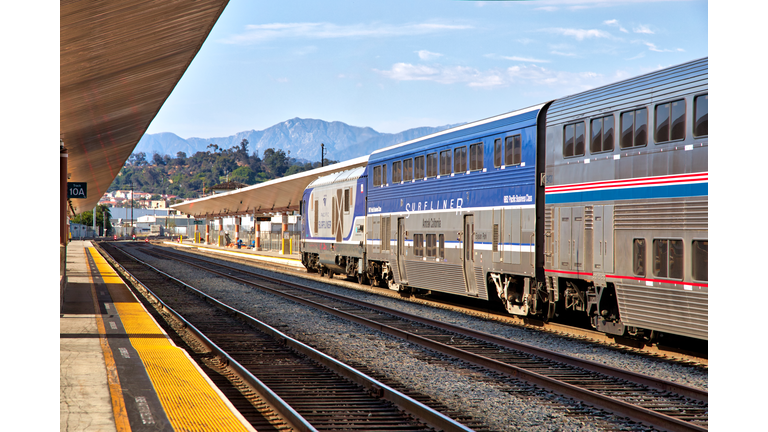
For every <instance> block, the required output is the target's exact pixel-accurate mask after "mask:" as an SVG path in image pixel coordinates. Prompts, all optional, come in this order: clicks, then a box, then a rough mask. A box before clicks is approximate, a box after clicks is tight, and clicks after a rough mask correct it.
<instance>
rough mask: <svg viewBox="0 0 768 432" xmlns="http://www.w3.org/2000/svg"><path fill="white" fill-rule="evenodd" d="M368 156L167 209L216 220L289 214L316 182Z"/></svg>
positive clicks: (363, 163)
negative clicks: (307, 188) (254, 215)
mask: <svg viewBox="0 0 768 432" xmlns="http://www.w3.org/2000/svg"><path fill="white" fill-rule="evenodd" d="M367 163H368V156H362V157H359V158H356V159H350V160H348V161H345V162H340V163H337V164H333V165H328V166H327V167H322V168H315V169H313V170H310V171H304V172H300V173H298V174H293V175H290V176H287V177H283V178H279V179H275V180H270V181H266V182H264V183H259V184H256V185H253V186H248V187H246V188H242V189H238V190H235V191H232V192H226V193H221V194H215V195H210V196H207V197H205V198H200V199H196V200H192V201H185V202H183V203H181V204H176V205H172V206H171V208H172V209H174V210H178V211H180V212H183V213H186V214H189V215H192V216H195V217H206V216H207V217H220V216H235V215H245V214H254V213H256V214H257V215H259V214H267V213H278V212H289V211H294V210H298V209H299V202H300V201H301V197H302V195H303V193H304V189H305V188H306V187H307V185H309V184H310V183H312V182H313V181H315V180H316V179H318V178H320V177H323V176H326V175H329V174H333V173H337V172H341V171H347V170H350V169H353V168H358V167H363V166H366V165H367Z"/></svg>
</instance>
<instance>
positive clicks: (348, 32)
mask: <svg viewBox="0 0 768 432" xmlns="http://www.w3.org/2000/svg"><path fill="white" fill-rule="evenodd" d="M471 28H472V26H470V25H461V24H443V23H438V22H426V23H416V24H402V25H389V24H352V25H337V24H332V23H271V24H252V25H247V26H245V31H244V32H242V33H240V34H236V35H233V36H230V37H228V38H226V39H222V40H220V42H223V43H228V44H242V45H247V44H254V43H260V42H265V41H268V40H275V39H288V38H294V39H298V38H302V39H335V38H351V37H393V36H414V35H422V34H429V33H439V32H445V31H455V30H467V29H471Z"/></svg>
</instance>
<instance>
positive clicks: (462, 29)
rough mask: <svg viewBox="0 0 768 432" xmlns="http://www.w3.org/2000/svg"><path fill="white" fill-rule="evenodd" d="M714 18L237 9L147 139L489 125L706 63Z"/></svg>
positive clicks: (510, 6)
mask: <svg viewBox="0 0 768 432" xmlns="http://www.w3.org/2000/svg"><path fill="white" fill-rule="evenodd" d="M707 21H708V7H707V2H705V1H647V0H643V1H610V2H606V1H598V0H592V1H590V0H552V1H528V2H470V1H445V0H419V1H413V0H409V1H390V0H388V1H386V2H370V1H322V2H317V1H285V2H274V1H253V0H232V1H231V2H230V3H229V6H227V8H226V9H225V11H224V13H223V14H222V16H221V18H220V19H219V21H218V22H217V24H216V25H215V27H214V28H213V30H212V31H211V34H210V36H209V37H208V39H207V40H206V42H205V44H204V45H203V47H202V48H201V50H200V52H199V54H198V55H197V57H196V58H195V59H194V61H193V62H192V64H191V65H190V67H189V69H188V70H187V72H186V73H185V75H184V77H183V78H182V79H181V81H180V82H179V83H178V85H177V86H176V88H175V90H174V91H173V93H172V94H171V96H170V97H169V98H168V100H167V101H166V103H165V105H164V106H163V107H162V109H161V110H160V112H159V113H158V115H157V117H156V118H155V119H154V121H153V122H152V124H151V125H150V127H149V129H148V131H147V133H157V132H173V133H176V134H177V135H179V136H181V137H183V138H189V137H193V136H195V137H202V138H209V137H216V136H228V135H232V134H234V133H237V132H240V131H244V130H251V129H256V130H260V129H264V128H267V127H269V126H272V125H274V124H276V123H279V122H281V121H284V120H287V119H290V118H294V117H301V118H316V119H322V120H326V121H342V122H345V123H348V124H351V125H354V126H370V127H372V128H374V129H376V130H377V131H379V132H399V131H402V130H405V129H408V128H412V127H417V126H439V125H444V124H453V123H462V122H468V121H473V120H479V119H482V118H486V117H489V116H493V115H497V114H501V113H504V112H508V111H512V110H515V109H519V108H524V107H527V106H530V105H534V104H538V103H541V102H544V101H547V100H550V99H553V98H557V97H560V96H565V95H569V94H573V93H577V92H579V91H583V90H586V89H588V88H593V87H597V86H600V85H603V84H608V83H611V82H615V81H618V80H621V79H624V78H629V77H632V76H636V75H639V74H642V73H645V72H649V71H651V70H654V69H657V68H661V67H666V66H671V65H675V64H679V63H683V62H686V61H689V60H694V59H697V58H701V57H706V56H708V42H707V34H708V28H707Z"/></svg>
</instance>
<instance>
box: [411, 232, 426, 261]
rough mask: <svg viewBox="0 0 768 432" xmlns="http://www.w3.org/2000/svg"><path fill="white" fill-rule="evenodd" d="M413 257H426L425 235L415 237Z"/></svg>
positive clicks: (415, 235)
mask: <svg viewBox="0 0 768 432" xmlns="http://www.w3.org/2000/svg"><path fill="white" fill-rule="evenodd" d="M413 255H414V256H419V257H420V256H424V234H414V235H413Z"/></svg>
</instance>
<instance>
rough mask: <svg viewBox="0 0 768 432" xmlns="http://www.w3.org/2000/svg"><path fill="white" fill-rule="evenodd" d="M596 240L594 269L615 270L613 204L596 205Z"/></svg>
mask: <svg viewBox="0 0 768 432" xmlns="http://www.w3.org/2000/svg"><path fill="white" fill-rule="evenodd" d="M593 233H594V234H593V235H594V240H593V242H592V260H593V264H592V271H594V272H598V273H612V272H613V206H612V205H605V206H602V205H597V206H595V207H594V232H593Z"/></svg>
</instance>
